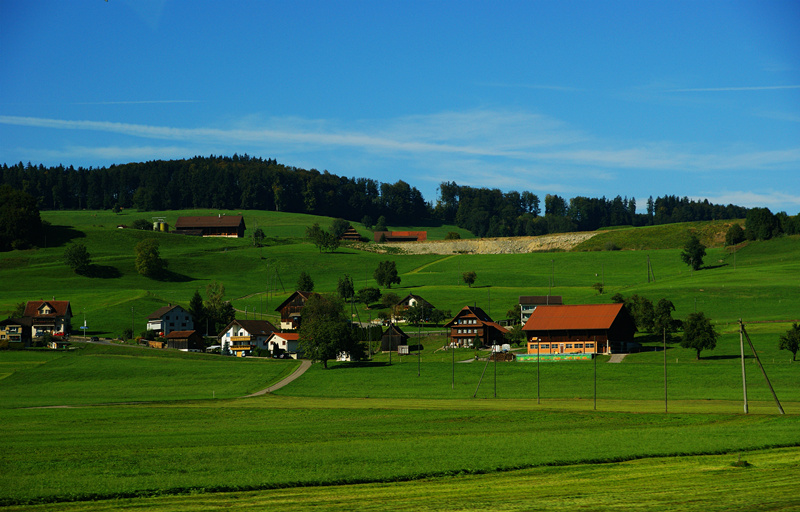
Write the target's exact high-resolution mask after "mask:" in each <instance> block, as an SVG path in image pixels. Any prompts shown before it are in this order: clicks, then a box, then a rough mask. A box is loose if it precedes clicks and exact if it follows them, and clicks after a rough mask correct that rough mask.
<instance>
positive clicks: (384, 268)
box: [372, 260, 400, 288]
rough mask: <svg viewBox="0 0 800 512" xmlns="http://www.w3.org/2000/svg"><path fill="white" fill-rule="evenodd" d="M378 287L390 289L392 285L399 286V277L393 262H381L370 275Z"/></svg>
mask: <svg viewBox="0 0 800 512" xmlns="http://www.w3.org/2000/svg"><path fill="white" fill-rule="evenodd" d="M372 276H373V277H374V278H375V280H376V281H377V282H378V284H379V285H380V286H383V287H384V288H391V287H392V285H393V284H400V276H398V275H397V264H396V263H395V262H394V261H388V260H387V261H381V262H380V263H378V268H377V269H375V272H374V273H373V274H372Z"/></svg>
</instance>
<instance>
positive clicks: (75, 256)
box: [64, 242, 92, 274]
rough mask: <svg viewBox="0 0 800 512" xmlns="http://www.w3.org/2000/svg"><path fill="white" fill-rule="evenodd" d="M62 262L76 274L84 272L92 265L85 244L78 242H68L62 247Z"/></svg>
mask: <svg viewBox="0 0 800 512" xmlns="http://www.w3.org/2000/svg"><path fill="white" fill-rule="evenodd" d="M64 263H66V265H67V266H68V267H69V268H71V269H72V270H73V271H74V272H75V273H76V274H84V273H86V272H87V271H88V270H89V267H90V266H91V265H92V257H91V256H90V255H89V251H88V250H87V249H86V246H85V245H83V244H82V243H80V242H77V243H74V244H69V245H68V246H67V248H66V249H64Z"/></svg>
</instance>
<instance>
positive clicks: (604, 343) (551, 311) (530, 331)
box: [522, 304, 636, 355]
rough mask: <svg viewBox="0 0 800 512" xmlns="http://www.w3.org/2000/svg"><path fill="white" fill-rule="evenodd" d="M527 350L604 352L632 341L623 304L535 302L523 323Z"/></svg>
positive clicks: (632, 328) (632, 327)
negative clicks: (551, 304) (547, 304)
mask: <svg viewBox="0 0 800 512" xmlns="http://www.w3.org/2000/svg"><path fill="white" fill-rule="evenodd" d="M522 331H523V332H524V333H525V336H526V340H527V343H528V354H537V355H550V354H607V353H610V352H611V350H612V348H613V347H614V346H625V345H627V344H628V343H630V342H632V341H633V335H634V333H635V332H636V323H635V322H634V320H633V318H632V317H631V315H630V313H628V310H627V308H625V305H624V304H583V305H569V306H564V305H561V306H538V307H537V308H536V309H535V310H534V311H533V312H532V313H531V316H530V318H529V319H528V321H527V322H525V325H524V326H523V327H522Z"/></svg>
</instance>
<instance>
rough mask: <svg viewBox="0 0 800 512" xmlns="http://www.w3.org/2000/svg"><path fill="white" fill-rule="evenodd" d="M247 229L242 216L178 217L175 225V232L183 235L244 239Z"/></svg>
mask: <svg viewBox="0 0 800 512" xmlns="http://www.w3.org/2000/svg"><path fill="white" fill-rule="evenodd" d="M245 229H247V228H246V227H245V225H244V217H242V216H241V215H224V214H219V215H216V216H215V215H209V216H199V217H178V221H177V222H176V223H175V232H176V233H179V234H183V235H195V236H221V237H228V238H242V237H244V230H245Z"/></svg>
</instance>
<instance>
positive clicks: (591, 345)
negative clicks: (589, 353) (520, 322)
mask: <svg viewBox="0 0 800 512" xmlns="http://www.w3.org/2000/svg"><path fill="white" fill-rule="evenodd" d="M530 347H531V348H532V349H537V348H539V344H538V343H531V344H530ZM584 347H585V348H594V343H567V346H566V347H565V348H584ZM541 348H550V343H542V346H541ZM552 348H558V343H553V344H552Z"/></svg>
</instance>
